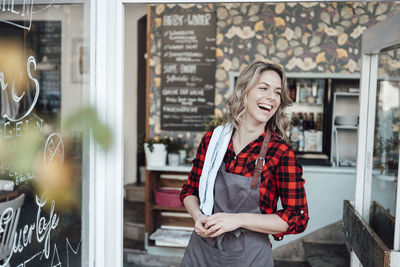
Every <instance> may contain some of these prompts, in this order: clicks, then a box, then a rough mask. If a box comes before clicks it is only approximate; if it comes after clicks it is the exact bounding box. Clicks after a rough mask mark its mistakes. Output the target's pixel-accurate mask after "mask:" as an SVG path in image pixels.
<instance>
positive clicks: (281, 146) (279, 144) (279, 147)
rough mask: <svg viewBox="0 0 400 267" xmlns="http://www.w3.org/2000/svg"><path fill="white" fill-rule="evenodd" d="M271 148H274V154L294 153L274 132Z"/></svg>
mask: <svg viewBox="0 0 400 267" xmlns="http://www.w3.org/2000/svg"><path fill="white" fill-rule="evenodd" d="M272 137H273V138H272V140H273V146H274V147H275V148H276V152H277V153H280V154H284V153H286V152H287V151H294V150H293V148H292V146H291V145H290V144H289V143H288V142H287V141H286V140H285V139H283V138H282V137H281V136H279V135H278V134H277V133H276V132H274V131H272Z"/></svg>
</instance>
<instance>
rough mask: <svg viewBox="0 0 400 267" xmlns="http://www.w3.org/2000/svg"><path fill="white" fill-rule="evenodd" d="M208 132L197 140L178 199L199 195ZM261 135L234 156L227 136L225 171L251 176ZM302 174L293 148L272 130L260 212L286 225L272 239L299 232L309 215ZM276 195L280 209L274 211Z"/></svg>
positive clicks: (305, 224) (262, 137)
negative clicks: (198, 143) (193, 157)
mask: <svg viewBox="0 0 400 267" xmlns="http://www.w3.org/2000/svg"><path fill="white" fill-rule="evenodd" d="M211 135H212V131H209V132H207V133H206V134H205V135H204V136H203V138H202V140H201V143H200V145H199V148H198V150H197V154H196V158H195V159H194V160H193V166H192V170H191V172H190V174H189V177H188V181H187V183H186V184H184V185H183V187H182V191H181V195H180V197H181V200H182V201H183V199H184V198H185V197H186V196H189V195H195V196H197V197H198V196H199V192H198V188H199V180H200V176H201V172H202V169H203V165H204V160H205V156H206V151H207V147H208V144H209V142H210V139H211ZM264 136H265V132H264V133H263V134H261V135H260V136H259V137H258V138H257V139H256V140H255V141H253V142H251V143H249V144H248V145H247V146H246V147H245V148H244V149H243V150H242V151H241V152H240V153H239V154H238V155H236V157H235V152H234V150H233V144H232V139H231V141H230V142H229V145H228V150H227V152H226V154H225V157H224V163H225V169H226V171H227V172H229V173H233V174H238V175H242V176H245V177H249V178H252V177H253V173H254V168H255V161H256V159H257V158H258V155H259V154H260V150H261V146H262V142H263V140H264ZM302 176H303V169H302V167H301V164H300V162H299V161H298V160H297V158H296V155H295V153H294V151H293V149H292V148H291V147H290V146H289V145H288V144H287V143H286V142H285V141H283V140H281V139H280V138H279V136H278V135H277V134H276V133H274V132H272V136H271V141H270V143H269V145H268V150H267V154H266V156H265V165H264V167H263V170H262V176H261V183H260V210H261V213H263V214H266V213H267V214H271V213H274V214H276V215H278V216H280V217H281V218H282V219H283V220H284V221H286V222H287V224H288V225H289V228H288V229H287V231H286V232H284V233H280V234H277V235H273V237H274V239H275V240H281V239H282V238H283V236H284V235H287V234H297V233H301V232H303V231H304V230H305V229H306V227H307V222H308V220H309V217H308V208H307V199H306V193H305V190H304V182H305V181H304V180H303V178H302ZM279 197H280V198H281V202H282V207H283V209H281V210H278V211H277V201H278V198H279Z"/></svg>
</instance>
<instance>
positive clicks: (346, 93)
mask: <svg viewBox="0 0 400 267" xmlns="http://www.w3.org/2000/svg"><path fill="white" fill-rule="evenodd" d="M334 94H335V95H336V96H350V97H358V96H359V95H360V94H359V93H349V92H335V93H334Z"/></svg>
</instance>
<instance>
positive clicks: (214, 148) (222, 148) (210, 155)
mask: <svg viewBox="0 0 400 267" xmlns="http://www.w3.org/2000/svg"><path fill="white" fill-rule="evenodd" d="M232 129H233V127H232V124H231V123H228V124H226V125H224V126H218V127H217V128H215V129H214V131H213V134H212V136H211V140H210V143H209V144H208V148H207V152H206V157H205V160H204V165H203V170H202V173H201V176H200V183H199V198H200V209H201V211H202V212H203V213H204V214H205V215H211V213H212V210H213V206H214V184H215V178H217V173H218V170H219V167H220V166H221V163H222V161H223V160H224V156H225V153H226V150H227V149H228V145H229V141H230V140H231V136H232Z"/></svg>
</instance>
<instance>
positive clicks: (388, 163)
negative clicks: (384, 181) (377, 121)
mask: <svg viewBox="0 0 400 267" xmlns="http://www.w3.org/2000/svg"><path fill="white" fill-rule="evenodd" d="M374 155H375V158H374V159H375V160H374V166H375V168H377V169H379V175H381V176H382V175H383V176H394V177H397V171H398V158H399V141H398V140H396V139H393V138H382V137H380V136H378V137H377V138H376V139H375V146H374Z"/></svg>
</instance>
